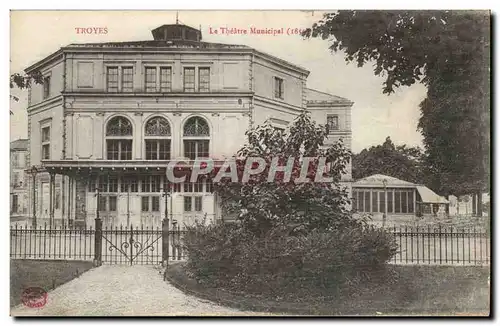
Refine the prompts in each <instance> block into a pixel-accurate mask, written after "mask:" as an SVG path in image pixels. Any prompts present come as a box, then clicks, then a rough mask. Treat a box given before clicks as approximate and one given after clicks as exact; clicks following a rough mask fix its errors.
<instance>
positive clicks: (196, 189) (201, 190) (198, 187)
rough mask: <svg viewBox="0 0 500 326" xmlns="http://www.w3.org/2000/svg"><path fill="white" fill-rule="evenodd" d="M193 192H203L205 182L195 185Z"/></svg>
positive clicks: (198, 182)
mask: <svg viewBox="0 0 500 326" xmlns="http://www.w3.org/2000/svg"><path fill="white" fill-rule="evenodd" d="M193 192H203V182H202V181H197V182H195V183H193Z"/></svg>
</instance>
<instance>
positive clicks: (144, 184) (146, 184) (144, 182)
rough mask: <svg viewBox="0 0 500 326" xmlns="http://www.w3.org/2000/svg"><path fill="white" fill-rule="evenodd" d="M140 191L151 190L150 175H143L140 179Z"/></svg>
mask: <svg viewBox="0 0 500 326" xmlns="http://www.w3.org/2000/svg"><path fill="white" fill-rule="evenodd" d="M141 191H142V192H151V176H143V177H142V179H141Z"/></svg>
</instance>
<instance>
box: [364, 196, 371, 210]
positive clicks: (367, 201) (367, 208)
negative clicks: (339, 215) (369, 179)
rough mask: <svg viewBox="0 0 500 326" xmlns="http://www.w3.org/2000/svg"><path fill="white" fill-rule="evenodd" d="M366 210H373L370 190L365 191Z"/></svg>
mask: <svg viewBox="0 0 500 326" xmlns="http://www.w3.org/2000/svg"><path fill="white" fill-rule="evenodd" d="M365 212H366V213H370V212H371V205H370V192H369V191H365Z"/></svg>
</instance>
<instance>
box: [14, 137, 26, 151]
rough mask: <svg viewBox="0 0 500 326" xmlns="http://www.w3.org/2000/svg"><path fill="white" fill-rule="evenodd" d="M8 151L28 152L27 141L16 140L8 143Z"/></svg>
mask: <svg viewBox="0 0 500 326" xmlns="http://www.w3.org/2000/svg"><path fill="white" fill-rule="evenodd" d="M10 150H25V151H27V150H28V139H17V140H14V141H11V142H10Z"/></svg>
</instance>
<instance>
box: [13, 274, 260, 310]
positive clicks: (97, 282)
mask: <svg viewBox="0 0 500 326" xmlns="http://www.w3.org/2000/svg"><path fill="white" fill-rule="evenodd" d="M11 315H12V316H28V315H29V316H33V315H35V316H36V315H43V316H139V315H140V316H175V315H182V316H185V315H189V316H202V315H204V316H210V315H211V316H213V315H216V316H222V315H224V316H227V315H231V316H235V315H264V313H254V312H243V311H238V310H236V309H232V308H228V307H222V306H219V305H217V304H214V303H211V302H209V301H205V300H202V299H198V298H195V297H193V296H189V295H186V294H184V293H183V292H182V291H180V290H178V289H176V288H175V287H173V286H172V285H170V284H169V283H168V282H164V281H163V276H162V275H161V274H160V273H159V271H158V270H156V269H155V268H154V267H152V266H123V265H114V266H101V267H99V268H96V269H93V270H90V271H88V272H86V273H84V274H83V275H82V276H80V277H79V278H77V279H74V280H72V281H70V282H68V283H66V284H63V285H61V286H60V287H58V288H56V289H54V290H53V291H50V292H49V293H48V301H47V304H46V305H45V307H43V308H28V307H26V306H24V305H19V306H16V307H14V308H12V310H11Z"/></svg>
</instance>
